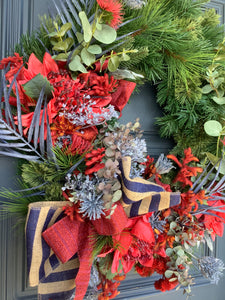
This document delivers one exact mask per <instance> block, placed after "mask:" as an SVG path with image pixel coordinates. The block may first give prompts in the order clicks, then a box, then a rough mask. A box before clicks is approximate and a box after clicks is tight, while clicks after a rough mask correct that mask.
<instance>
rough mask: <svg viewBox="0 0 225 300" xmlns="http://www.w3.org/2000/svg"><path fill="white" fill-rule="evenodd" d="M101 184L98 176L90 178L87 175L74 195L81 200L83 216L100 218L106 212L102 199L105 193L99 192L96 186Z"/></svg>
mask: <svg viewBox="0 0 225 300" xmlns="http://www.w3.org/2000/svg"><path fill="white" fill-rule="evenodd" d="M98 185H99V180H98V178H97V177H93V178H91V180H90V178H89V176H87V177H86V178H85V179H84V181H82V184H81V185H80V187H79V189H76V190H75V192H74V193H73V195H75V197H76V198H77V199H79V200H80V209H79V211H80V212H81V213H83V216H84V217H85V216H87V217H88V218H89V219H90V220H96V219H100V218H101V215H105V213H104V203H103V200H102V196H103V193H100V194H99V193H97V191H96V187H97V186H98Z"/></svg>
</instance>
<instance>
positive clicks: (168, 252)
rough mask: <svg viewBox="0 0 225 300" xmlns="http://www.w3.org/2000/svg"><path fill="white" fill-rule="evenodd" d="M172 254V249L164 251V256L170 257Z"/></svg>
mask: <svg viewBox="0 0 225 300" xmlns="http://www.w3.org/2000/svg"><path fill="white" fill-rule="evenodd" d="M173 253H174V252H173V249H172V248H167V249H166V255H167V256H171V255H173Z"/></svg>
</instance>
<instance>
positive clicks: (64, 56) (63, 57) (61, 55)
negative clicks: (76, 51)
mask: <svg viewBox="0 0 225 300" xmlns="http://www.w3.org/2000/svg"><path fill="white" fill-rule="evenodd" d="M52 58H53V59H55V60H61V61H67V59H68V54H67V53H59V54H58V55H55V56H52Z"/></svg>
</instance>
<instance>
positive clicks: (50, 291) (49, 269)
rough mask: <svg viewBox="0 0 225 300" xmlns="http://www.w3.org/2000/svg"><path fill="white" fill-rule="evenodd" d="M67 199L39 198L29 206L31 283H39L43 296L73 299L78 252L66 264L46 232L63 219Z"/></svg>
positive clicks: (29, 270)
mask: <svg viewBox="0 0 225 300" xmlns="http://www.w3.org/2000/svg"><path fill="white" fill-rule="evenodd" d="M64 205H65V202H40V203H39V202H37V203H33V204H31V205H30V207H29V213H28V217H27V224H26V243H27V268H28V274H29V281H30V285H31V286H37V285H38V299H39V300H49V299H51V300H57V299H58V300H62V299H69V298H70V297H71V296H72V295H73V294H74V290H75V278H76V275H77V272H78V270H79V261H78V257H77V255H75V256H74V257H72V258H71V259H70V260H69V261H68V262H67V263H65V264H62V263H61V262H60V260H59V259H58V258H57V256H56V255H55V254H54V253H53V251H52V250H51V249H50V247H49V246H48V245H47V243H46V242H45V240H44V239H43V238H42V235H41V234H42V232H43V231H45V230H46V229H47V228H48V227H50V226H52V225H53V224H54V223H55V222H57V221H59V220H60V219H61V218H62V216H63V214H62V206H64Z"/></svg>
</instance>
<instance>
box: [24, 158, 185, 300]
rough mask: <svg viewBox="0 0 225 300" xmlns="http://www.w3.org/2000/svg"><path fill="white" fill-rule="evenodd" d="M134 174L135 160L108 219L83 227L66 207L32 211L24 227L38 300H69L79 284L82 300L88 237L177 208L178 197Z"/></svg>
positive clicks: (123, 165) (46, 205) (37, 206)
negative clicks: (68, 214)
mask: <svg viewBox="0 0 225 300" xmlns="http://www.w3.org/2000/svg"><path fill="white" fill-rule="evenodd" d="M130 169H131V158H130V157H124V158H123V159H122V161H121V162H120V170H121V176H120V179H121V185H122V191H123V197H122V199H121V203H122V205H121V204H118V206H117V208H116V210H115V212H114V214H113V215H112V216H111V218H110V219H107V218H105V217H102V218H101V219H98V220H95V221H90V220H87V219H86V220H84V221H80V220H71V219H70V218H69V217H63V213H62V206H64V205H65V203H66V204H68V202H40V203H34V204H31V205H30V210H29V214H28V218H27V225H26V239H27V260H28V270H29V277H30V285H31V286H35V285H38V293H39V299H40V300H49V299H51V300H56V299H60V300H66V299H69V297H71V296H72V294H73V292H74V288H75V284H76V294H75V298H74V299H76V300H82V299H83V297H84V295H85V293H86V290H87V287H88V282H89V277H90V271H91V263H92V259H91V255H92V249H93V241H92V240H91V239H90V236H93V235H94V234H96V233H98V234H100V235H115V234H118V233H120V232H122V230H123V229H124V228H126V224H127V221H128V217H135V216H137V215H143V214H146V213H148V212H151V211H158V210H162V209H166V208H169V207H171V206H174V205H177V204H179V202H180V194H179V193H170V192H166V191H165V190H164V188H163V187H161V186H159V185H157V184H154V183H151V182H149V181H147V180H144V179H142V178H134V179H131V178H130ZM42 236H43V237H44V239H43V237H42ZM46 242H47V243H46ZM77 256H78V257H77ZM78 259H79V262H78ZM79 263H80V264H79ZM74 279H75V281H74Z"/></svg>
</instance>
